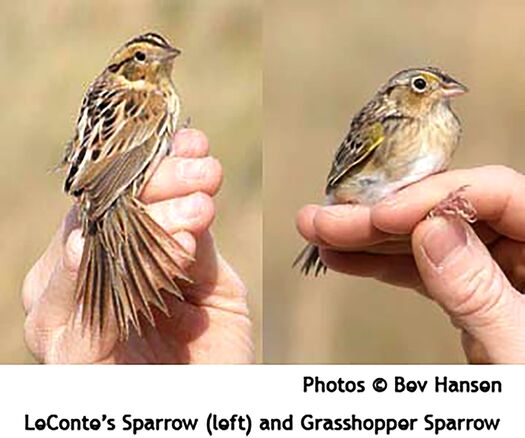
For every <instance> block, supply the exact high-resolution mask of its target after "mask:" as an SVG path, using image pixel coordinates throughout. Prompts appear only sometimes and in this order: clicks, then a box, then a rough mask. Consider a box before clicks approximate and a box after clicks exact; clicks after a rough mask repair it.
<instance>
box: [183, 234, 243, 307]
mask: <svg viewBox="0 0 525 438" xmlns="http://www.w3.org/2000/svg"><path fill="white" fill-rule="evenodd" d="M195 257H196V260H197V261H196V262H195V264H194V265H193V266H192V267H191V271H190V274H191V278H192V279H193V280H194V281H195V283H194V284H193V285H190V287H189V291H188V292H189V296H190V299H191V301H192V302H195V303H200V304H203V303H206V305H209V306H212V307H216V308H220V309H221V310H229V311H232V312H235V313H239V314H241V315H247V314H248V308H247V307H246V296H247V291H246V287H245V286H244V284H243V282H242V281H241V279H240V278H239V276H238V275H237V274H236V273H235V272H234V271H233V269H232V268H231V267H230V266H229V265H228V263H227V262H226V261H225V260H224V259H223V258H222V256H221V255H220V254H219V253H218V251H217V248H216V247H215V243H214V240H213V237H212V235H211V233H210V232H209V231H206V232H204V233H203V234H202V235H201V236H200V237H199V238H198V239H197V250H196V255H195Z"/></svg>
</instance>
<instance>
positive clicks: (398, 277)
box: [320, 249, 421, 289]
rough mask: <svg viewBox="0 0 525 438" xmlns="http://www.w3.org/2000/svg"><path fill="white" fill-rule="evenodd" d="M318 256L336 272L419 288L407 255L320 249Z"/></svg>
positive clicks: (410, 258) (415, 270)
mask: <svg viewBox="0 0 525 438" xmlns="http://www.w3.org/2000/svg"><path fill="white" fill-rule="evenodd" d="M320 255H321V259H322V261H323V263H324V264H325V265H326V266H327V267H329V268H330V269H332V270H334V271H336V272H341V273H343V274H348V275H355V276H358V277H366V278H375V279H376V280H379V281H382V282H385V283H389V284H392V285H394V286H400V287H408V288H412V289H418V288H420V287H421V278H420V277H419V273H418V271H417V267H416V265H415V263H414V259H413V258H412V257H411V256H408V255H405V256H403V255H401V256H400V255H394V256H392V255H376V254H366V253H362V252H356V253H352V252H341V251H333V250H329V249H322V250H321V252H320Z"/></svg>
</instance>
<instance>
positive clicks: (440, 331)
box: [263, 0, 525, 363]
mask: <svg viewBox="0 0 525 438" xmlns="http://www.w3.org/2000/svg"><path fill="white" fill-rule="evenodd" d="M524 16H525V4H523V3H521V2H506V1H501V2H494V1H475V0H470V1H461V2H457V1H439V2H426V1H425V2H422V1H416V0H414V1H395V2H386V1H384V2H375V1H367V0H362V1H357V0H352V1H350V0H327V1H323V2H321V1H317V0H267V1H266V2H265V7H264V19H263V22H264V25H263V34H264V44H263V51H264V79H263V84H264V85H263V86H264V176H263V185H264V212H265V214H264V359H265V361H268V362H336V363H338V362H360V363H363V362H372V363H375V362H379V363H384V362H401V363H404V362H423V363H442V362H463V361H464V358H463V354H462V351H461V348H460V343H459V338H458V334H457V333H456V331H455V330H454V329H453V328H452V326H451V324H450V323H449V321H448V319H447V318H446V317H445V315H444V314H442V312H441V311H440V310H439V309H438V308H437V306H435V305H432V304H431V303H429V302H428V301H426V300H425V299H423V298H421V297H419V296H417V295H416V294H415V293H412V292H409V291H406V290H401V289H396V288H394V287H389V286H384V285H382V284H380V283H379V282H376V281H373V280H363V279H356V278H350V277H343V276H342V275H337V274H333V273H331V274H328V275H327V276H326V277H321V278H318V279H304V278H302V277H301V276H300V275H299V273H298V272H297V271H292V270H291V267H290V265H291V262H292V260H293V259H294V257H295V256H296V254H297V252H298V251H299V249H300V248H301V247H302V246H303V241H302V240H301V238H300V237H299V235H298V233H297V232H296V231H295V228H294V217H295V214H296V212H297V210H298V209H299V208H300V207H301V206H302V205H303V204H305V203H310V202H319V201H322V199H323V189H324V183H325V177H326V174H327V172H328V170H329V167H330V162H331V159H332V155H333V153H334V150H335V149H336V147H337V146H338V145H339V143H340V141H341V139H342V138H343V136H344V135H345V134H346V132H347V127H348V124H349V121H350V118H351V117H352V115H353V114H354V113H355V112H356V111H358V110H359V109H360V108H361V107H362V105H363V104H364V103H365V102H366V101H367V100H368V99H369V98H370V97H371V96H372V95H373V94H374V93H375V91H376V89H377V88H378V87H379V86H380V85H381V84H382V83H384V82H385V81H386V80H387V78H388V77H389V76H390V75H392V74H393V73H395V72H396V71H398V70H400V69H402V68H405V67H409V66H425V65H437V66H441V67H442V68H443V69H445V70H446V71H448V72H449V73H450V74H452V75H453V76H454V77H457V78H458V79H459V80H460V81H462V82H464V83H465V84H467V85H468V86H469V87H470V89H471V93H470V94H468V95H467V96H465V97H464V98H462V99H459V100H458V101H457V102H455V105H454V107H455V109H456V112H457V113H458V114H459V115H460V117H461V119H462V121H463V127H464V131H465V133H464V137H463V143H462V146H461V148H460V150H459V151H458V153H457V155H456V157H455V159H454V163H453V166H454V167H470V166H477V165H482V164H488V163H500V164H507V165H510V166H513V167H515V168H517V169H518V170H522V171H523V170H524V163H525V147H524V146H523V143H524V141H523V139H524V138H525V124H524V123H523V121H524V120H525V75H524V74H523V71H524V68H525V51H524V50H523V42H524V41H525V28H524V26H523V17H524Z"/></svg>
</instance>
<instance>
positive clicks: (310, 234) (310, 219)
mask: <svg viewBox="0 0 525 438" xmlns="http://www.w3.org/2000/svg"><path fill="white" fill-rule="evenodd" d="M320 208H321V206H319V205H313V204H310V205H306V206H304V207H303V208H301V210H299V213H297V217H296V219H295V225H296V227H297V231H299V233H300V234H301V235H302V236H303V237H304V238H305V239H306V240H308V241H310V242H312V243H315V244H316V245H323V244H324V242H322V241H321V240H320V239H319V237H318V236H317V233H316V230H315V227H314V217H315V215H316V213H317V211H318V210H319V209H320Z"/></svg>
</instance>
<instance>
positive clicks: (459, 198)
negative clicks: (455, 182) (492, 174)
mask: <svg viewBox="0 0 525 438" xmlns="http://www.w3.org/2000/svg"><path fill="white" fill-rule="evenodd" d="M467 187H468V186H462V187H460V188H459V189H457V190H454V191H453V192H450V193H449V194H448V196H447V197H446V198H445V199H443V200H442V201H441V202H440V203H439V204H438V205H436V206H435V207H434V208H433V209H432V210H430V212H429V213H428V215H427V218H433V217H437V216H442V217H459V218H461V219H463V220H465V221H466V222H468V223H470V224H473V223H474V222H476V220H477V212H476V209H475V208H474V206H473V205H472V203H471V202H470V201H469V200H468V199H467V198H465V197H464V196H463V193H464V192H465V190H466V189H467Z"/></svg>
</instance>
